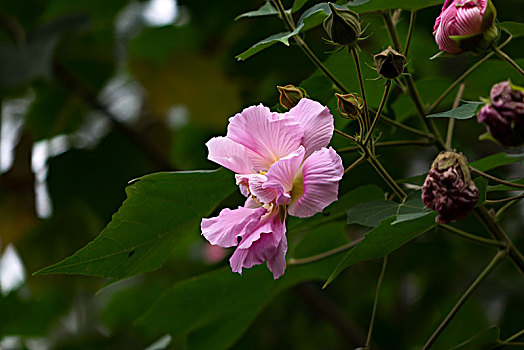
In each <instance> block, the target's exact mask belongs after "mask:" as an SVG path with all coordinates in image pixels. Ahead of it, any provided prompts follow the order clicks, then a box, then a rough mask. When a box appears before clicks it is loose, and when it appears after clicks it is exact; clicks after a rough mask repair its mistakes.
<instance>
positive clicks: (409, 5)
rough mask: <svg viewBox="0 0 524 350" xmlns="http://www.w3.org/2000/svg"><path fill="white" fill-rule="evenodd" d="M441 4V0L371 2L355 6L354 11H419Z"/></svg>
mask: <svg viewBox="0 0 524 350" xmlns="http://www.w3.org/2000/svg"><path fill="white" fill-rule="evenodd" d="M442 3H443V2H442V0H372V1H369V2H368V3H366V4H363V5H360V6H355V8H354V10H355V11H357V12H369V11H379V10H387V9H403V10H420V9H423V8H426V7H431V6H435V5H439V4H442ZM350 4H351V3H350Z"/></svg>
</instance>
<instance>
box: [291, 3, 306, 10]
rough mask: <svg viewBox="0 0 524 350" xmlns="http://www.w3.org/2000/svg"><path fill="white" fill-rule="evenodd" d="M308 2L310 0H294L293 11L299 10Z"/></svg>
mask: <svg viewBox="0 0 524 350" xmlns="http://www.w3.org/2000/svg"><path fill="white" fill-rule="evenodd" d="M306 2H308V0H295V2H293V7H292V8H291V12H297V11H298V10H300V9H301V8H302V7H303V6H304V5H305V4H306Z"/></svg>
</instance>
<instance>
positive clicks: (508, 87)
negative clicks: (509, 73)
mask: <svg viewBox="0 0 524 350" xmlns="http://www.w3.org/2000/svg"><path fill="white" fill-rule="evenodd" d="M490 97H491V103H488V104H487V105H485V106H484V107H482V109H481V110H480V111H479V113H478V115H477V121H478V122H479V123H485V124H486V126H487V128H488V130H489V132H490V133H491V135H492V136H493V138H495V139H496V140H497V141H499V142H500V143H501V144H502V145H504V146H519V145H521V144H522V143H524V89H523V88H521V87H518V86H515V85H512V84H511V83H510V82H509V81H504V82H502V83H498V84H495V85H493V87H492V88H491V92H490Z"/></svg>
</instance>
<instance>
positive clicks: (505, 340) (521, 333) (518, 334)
mask: <svg viewBox="0 0 524 350" xmlns="http://www.w3.org/2000/svg"><path fill="white" fill-rule="evenodd" d="M522 336H524V329H522V330H521V331H520V332H517V333H515V334H513V335H512V336H511V337H509V338H507V339H504V340H503V341H504V342H507V343H509V342H510V341H513V340H517V339H519V338H520V337H522Z"/></svg>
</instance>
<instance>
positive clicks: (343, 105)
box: [335, 94, 364, 119]
mask: <svg viewBox="0 0 524 350" xmlns="http://www.w3.org/2000/svg"><path fill="white" fill-rule="evenodd" d="M335 96H336V97H337V105H338V111H339V112H340V114H342V116H343V117H347V118H349V119H355V118H358V117H360V115H361V114H362V108H363V107H364V100H363V99H362V98H361V97H360V96H359V95H358V94H345V95H341V94H335Z"/></svg>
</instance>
